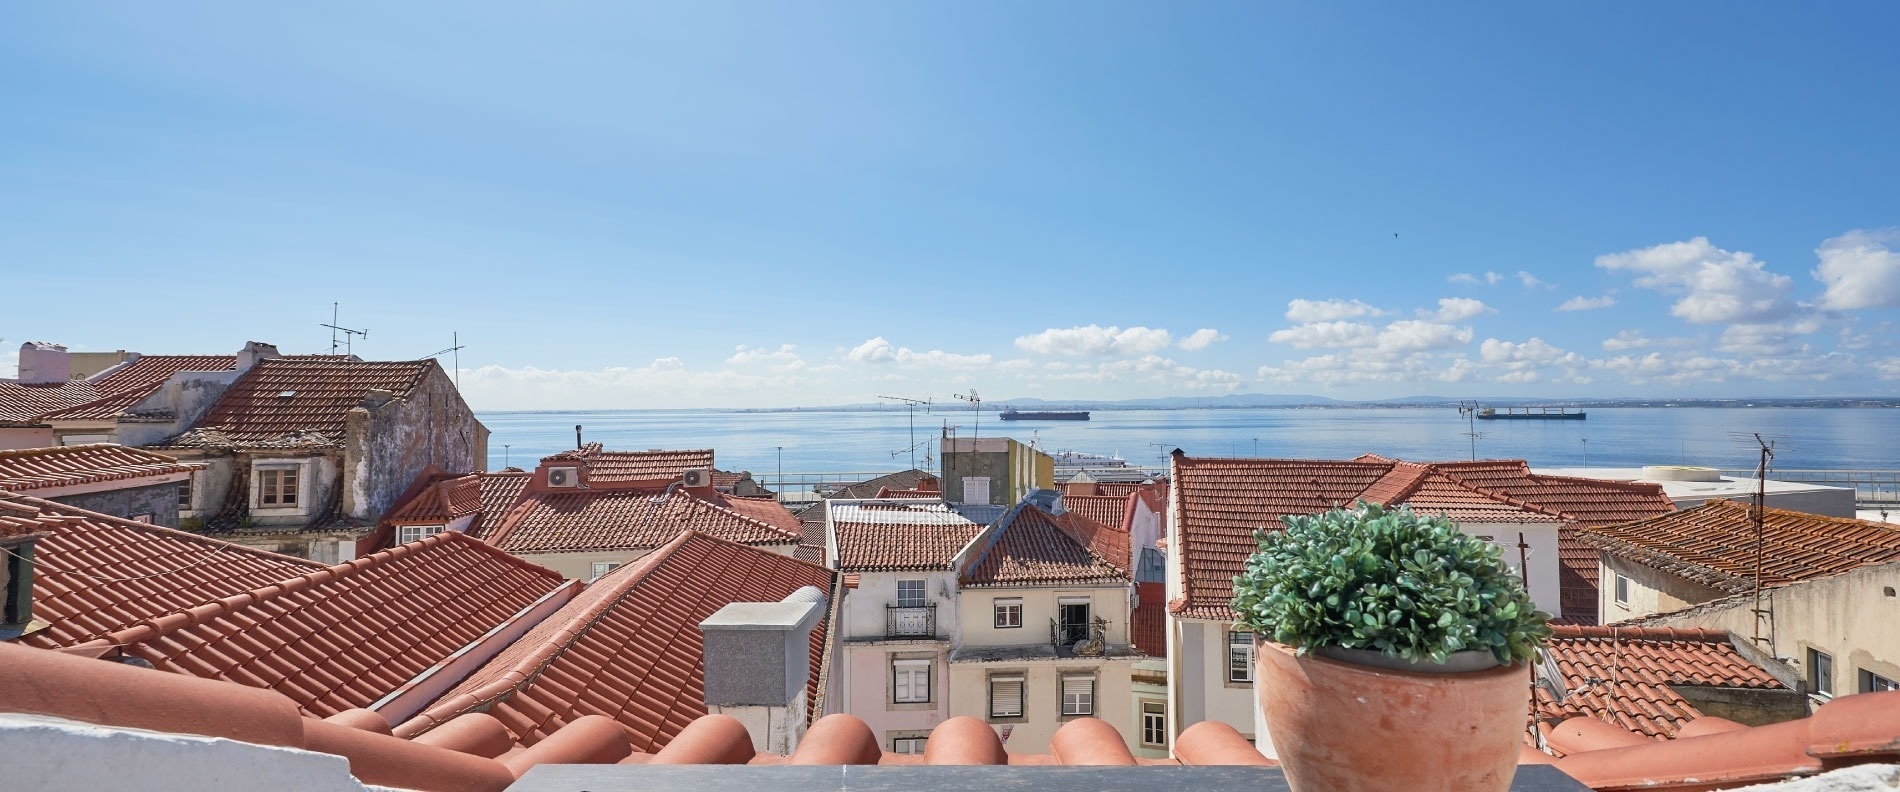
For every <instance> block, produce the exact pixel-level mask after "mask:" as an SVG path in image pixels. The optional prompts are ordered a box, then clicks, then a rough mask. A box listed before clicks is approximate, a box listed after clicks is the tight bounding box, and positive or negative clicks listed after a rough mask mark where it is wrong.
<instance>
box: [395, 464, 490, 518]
mask: <svg viewBox="0 0 1900 792" xmlns="http://www.w3.org/2000/svg"><path fill="white" fill-rule="evenodd" d="M481 508H482V489H481V474H479V473H467V474H464V475H460V476H439V477H437V478H436V480H435V481H432V482H430V483H429V485H428V486H426V487H423V488H422V491H421V492H418V493H416V496H415V497H413V498H410V499H409V500H407V501H404V502H402V503H400V504H397V506H396V508H394V509H392V510H390V513H389V516H387V517H384V518H383V520H384V521H385V522H389V523H395V524H406V525H418V524H438V523H446V522H449V521H451V520H454V519H457V518H459V517H465V516H467V515H470V514H474V513H475V512H477V511H480V510H481Z"/></svg>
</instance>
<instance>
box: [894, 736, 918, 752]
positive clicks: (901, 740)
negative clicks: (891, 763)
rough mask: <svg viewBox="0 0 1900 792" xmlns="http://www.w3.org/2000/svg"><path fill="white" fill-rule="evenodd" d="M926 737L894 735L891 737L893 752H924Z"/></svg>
mask: <svg viewBox="0 0 1900 792" xmlns="http://www.w3.org/2000/svg"><path fill="white" fill-rule="evenodd" d="M925 739H926V738H924V737H893V738H891V753H900V754H920V753H923V752H924V740H925Z"/></svg>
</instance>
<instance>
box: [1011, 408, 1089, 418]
mask: <svg viewBox="0 0 1900 792" xmlns="http://www.w3.org/2000/svg"><path fill="white" fill-rule="evenodd" d="M997 417H999V418H1002V419H1003V420H1005V421H1086V420H1088V419H1089V412H1088V411H1087V410H1039V411H1034V412H1032V411H1029V410H1017V409H1013V408H1005V409H1004V410H1003V411H1002V412H1000V413H997Z"/></svg>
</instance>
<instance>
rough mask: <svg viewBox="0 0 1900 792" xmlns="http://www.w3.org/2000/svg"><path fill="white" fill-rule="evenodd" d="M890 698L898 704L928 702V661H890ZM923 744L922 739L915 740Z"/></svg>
mask: <svg viewBox="0 0 1900 792" xmlns="http://www.w3.org/2000/svg"><path fill="white" fill-rule="evenodd" d="M891 700H892V701H894V702H897V703H899V704H928V703H930V661H929V660H892V661H891ZM917 744H918V745H920V746H921V745H923V740H918V741H917Z"/></svg>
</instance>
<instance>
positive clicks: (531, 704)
mask: <svg viewBox="0 0 1900 792" xmlns="http://www.w3.org/2000/svg"><path fill="white" fill-rule="evenodd" d="M832 583H833V579H832V573H831V571H830V570H827V569H825V568H824V567H821V566H817V565H815V564H807V563H804V562H801V561H796V560H794V559H791V558H788V557H785V556H782V555H779V554H777V553H772V552H768V551H764V550H759V549H756V548H751V547H746V546H744V545H740V544H735V543H732V542H727V541H723V540H720V539H717V538H714V537H711V536H707V535H705V534H700V533H693V532H686V533H682V534H680V535H678V536H677V537H675V538H674V539H673V540H672V541H671V542H668V543H666V544H665V546H663V547H662V548H660V549H659V550H656V551H654V552H653V553H650V554H648V555H647V556H645V557H643V558H641V559H640V560H638V561H636V562H634V563H633V564H631V565H629V566H627V567H623V568H621V569H618V570H615V571H614V572H612V573H609V574H608V575H607V576H606V577H603V578H601V579H600V580H598V581H595V582H594V583H593V584H592V585H590V586H588V587H587V590H586V591H584V592H582V593H581V594H580V596H578V597H576V598H575V599H574V600H573V601H572V602H569V603H568V604H567V605H565V606H563V607H562V608H561V610H560V611H558V612H556V613H555V614H554V615H552V616H549V617H548V618H547V619H546V620H544V621H542V622H541V623H540V624H538V625H536V626H535V627H534V628H533V629H532V630H530V631H529V632H528V634H527V635H525V636H523V637H522V638H521V639H520V640H518V641H516V642H515V643H514V644H513V645H512V646H510V647H509V648H508V649H507V650H505V651H503V652H502V653H501V654H500V655H497V656H496V657H495V658H494V659H493V660H491V661H489V662H488V664H487V665H484V666H483V667H482V668H481V669H480V670H478V671H476V672H475V673H474V674H472V675H470V676H469V678H468V679H466V680H463V682H462V683H461V684H460V685H458V686H456V688H455V689H454V690H451V691H450V692H449V693H448V694H447V695H445V696H443V697H442V698H441V699H440V700H439V701H437V702H436V704H435V705H433V706H431V707H429V708H428V709H427V710H426V711H424V712H423V713H422V714H421V715H419V716H417V717H416V718H415V719H414V720H412V721H410V722H409V723H406V724H403V725H401V727H399V729H398V734H401V735H403V736H414V735H416V734H420V733H423V732H425V731H427V730H428V729H431V728H434V727H435V726H436V725H439V724H440V723H442V722H446V721H447V720H449V719H450V718H453V717H455V716H457V715H460V714H462V713H464V712H471V711H484V712H487V713H488V714H489V715H492V716H494V717H496V718H499V719H500V720H501V722H502V724H503V725H505V726H507V728H508V732H509V736H510V737H512V738H513V739H514V740H515V741H516V742H518V743H520V744H521V745H524V746H532V745H534V744H535V743H538V742H540V741H541V740H543V739H545V738H547V737H548V735H550V734H553V733H554V732H555V731H557V730H558V729H560V728H561V727H562V726H564V725H567V724H568V723H572V722H573V721H574V720H576V719H578V718H581V717H584V716H587V715H604V716H606V717H609V718H613V719H614V720H615V721H616V722H618V723H619V724H620V726H621V727H622V728H623V729H624V730H625V732H626V734H627V736H629V737H631V738H632V740H633V748H634V750H636V751H657V750H659V749H661V748H663V747H665V746H666V744H667V742H668V741H670V740H671V739H672V738H673V737H674V736H675V735H677V734H679V733H680V731H681V730H683V729H685V728H686V726H687V724H689V723H691V722H692V721H693V720H694V719H695V718H698V717H700V716H703V715H705V714H706V705H705V703H704V685H705V677H704V676H703V674H704V667H703V665H702V663H701V652H702V649H701V637H700V632H699V623H700V622H701V621H704V620H705V619H706V618H707V617H709V616H711V615H712V614H713V613H714V612H716V611H718V610H719V609H720V608H723V607H725V606H726V605H729V604H731V603H734V602H776V601H779V600H781V599H784V598H785V597H786V596H788V595H790V594H791V593H792V592H794V591H797V590H798V589H800V588H802V587H805V586H816V587H817V588H818V589H819V590H821V591H823V592H825V595H826V596H827V597H832V596H835V594H834V593H833V590H832V589H833V586H832ZM826 629H827V627H826V625H824V624H823V623H821V624H820V626H819V627H818V628H816V629H814V630H812V637H811V671H812V673H811V674H810V677H809V678H810V679H811V680H813V683H814V684H815V682H816V680H817V678H818V676H819V674H818V669H819V668H820V667H821V666H822V665H823V663H824V647H825V632H826Z"/></svg>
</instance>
